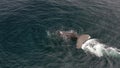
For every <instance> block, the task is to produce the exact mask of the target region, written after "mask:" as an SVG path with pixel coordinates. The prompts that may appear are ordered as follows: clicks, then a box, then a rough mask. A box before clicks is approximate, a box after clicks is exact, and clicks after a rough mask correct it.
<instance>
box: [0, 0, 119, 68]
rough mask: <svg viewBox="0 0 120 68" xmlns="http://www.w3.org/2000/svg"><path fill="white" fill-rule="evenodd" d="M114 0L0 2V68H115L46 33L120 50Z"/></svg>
mask: <svg viewBox="0 0 120 68" xmlns="http://www.w3.org/2000/svg"><path fill="white" fill-rule="evenodd" d="M119 26H120V1H119V0H0V68H119V64H120V61H119V59H115V58H111V57H110V58H105V57H103V58H98V57H95V56H92V55H86V54H85V53H84V51H82V50H81V49H76V48H75V47H74V45H70V44H69V43H66V42H64V41H62V40H60V39H58V38H56V37H55V36H54V37H48V36H47V33H46V32H47V31H50V32H54V31H56V30H70V29H72V30H75V31H77V32H78V33H79V34H82V33H88V34H90V35H91V36H92V37H93V38H97V39H99V40H101V42H103V43H104V44H107V45H109V46H112V47H117V48H120V42H119V41H120V32H119V30H120V27H119Z"/></svg>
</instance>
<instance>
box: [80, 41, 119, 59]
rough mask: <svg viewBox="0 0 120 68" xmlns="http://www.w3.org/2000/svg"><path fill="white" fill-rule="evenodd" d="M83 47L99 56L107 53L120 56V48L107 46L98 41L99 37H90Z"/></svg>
mask: <svg viewBox="0 0 120 68" xmlns="http://www.w3.org/2000/svg"><path fill="white" fill-rule="evenodd" d="M81 48H82V49H83V50H84V51H85V52H89V53H91V54H94V55H96V56H98V57H102V56H105V55H106V56H112V57H120V52H119V51H120V49H117V48H113V47H107V45H105V44H102V43H100V42H98V41H97V39H89V40H88V41H86V42H85V43H84V44H83V45H82V47H81Z"/></svg>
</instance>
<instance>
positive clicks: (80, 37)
mask: <svg viewBox="0 0 120 68" xmlns="http://www.w3.org/2000/svg"><path fill="white" fill-rule="evenodd" d="M59 35H60V36H61V37H63V38H69V39H76V40H77V43H76V48H77V49H79V48H81V46H82V45H83V44H84V42H86V41H87V40H89V39H90V38H91V37H90V35H89V34H81V35H79V34H77V32H74V31H73V30H71V31H59Z"/></svg>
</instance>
